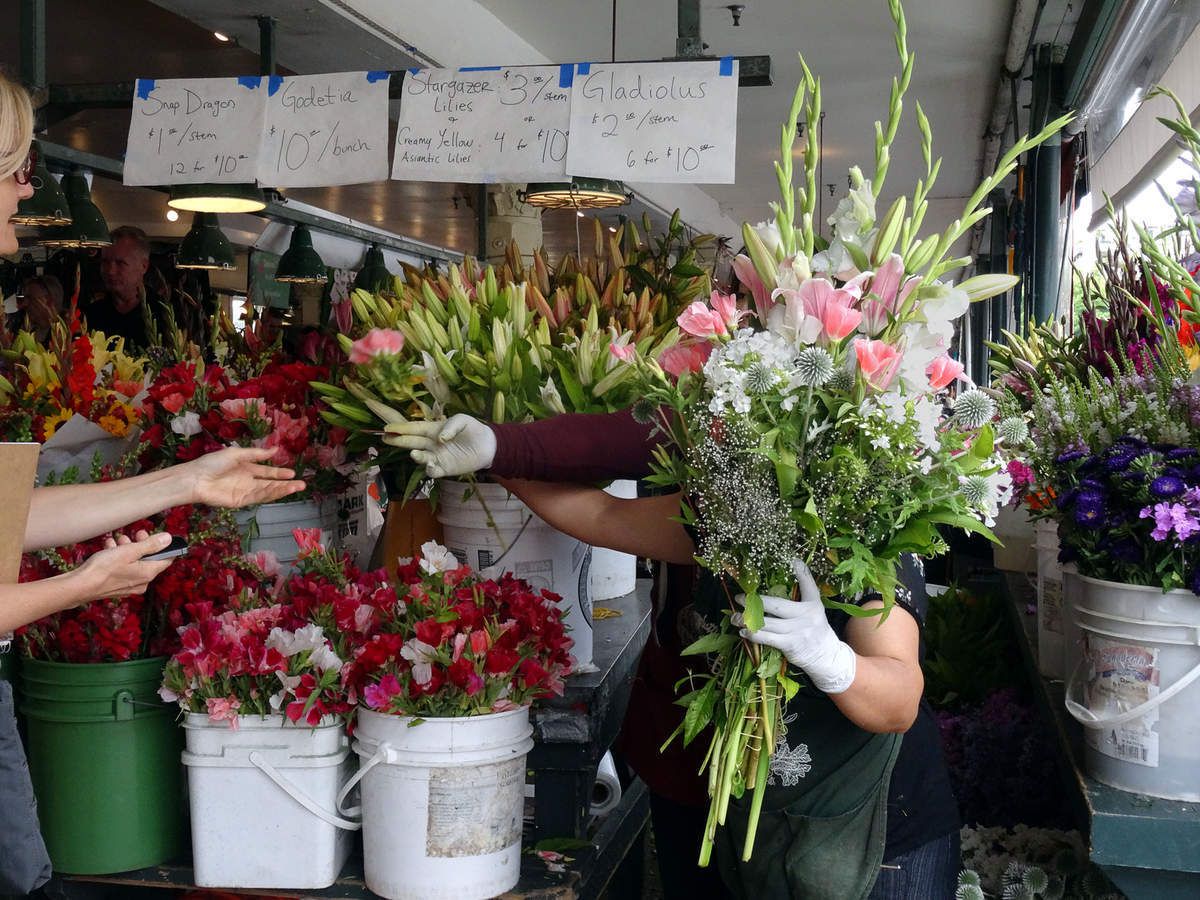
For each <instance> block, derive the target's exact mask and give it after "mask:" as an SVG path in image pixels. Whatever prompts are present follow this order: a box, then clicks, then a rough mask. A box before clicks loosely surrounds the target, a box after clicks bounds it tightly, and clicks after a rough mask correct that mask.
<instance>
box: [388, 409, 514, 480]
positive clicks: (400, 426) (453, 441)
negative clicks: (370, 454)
mask: <svg viewBox="0 0 1200 900" xmlns="http://www.w3.org/2000/svg"><path fill="white" fill-rule="evenodd" d="M384 430H385V431H386V432H387V436H386V437H384V439H383V442H384V443H385V444H388V445H390V446H392V447H402V448H404V449H406V450H411V451H412V458H413V462H415V463H417V464H418V465H422V466H424V467H425V471H427V472H428V473H429V475H430V477H432V478H449V477H452V476H454V475H467V474H470V473H471V472H478V471H479V470H480V469H486V468H487V467H488V466H490V465H491V464H492V460H494V459H495V458H496V435H495V434H493V433H492V429H490V428H488V427H487V425H485V424H483V423H482V422H480V421H479V420H478V419H473V418H471V417H470V416H467V415H463V414H462V413H459V414H458V415H456V416H451V417H450V418H449V419H447V420H446V421H444V422H392V423H389V424H388V425H386V426H384Z"/></svg>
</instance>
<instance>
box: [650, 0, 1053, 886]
mask: <svg viewBox="0 0 1200 900" xmlns="http://www.w3.org/2000/svg"><path fill="white" fill-rule="evenodd" d="M889 6H890V8H891V12H892V16H893V19H894V22H895V26H896V46H897V49H898V52H899V55H900V61H901V67H902V72H901V75H900V76H899V77H898V78H896V79H895V80H894V81H893V87H892V95H891V105H890V109H889V116H888V121H887V123H886V124H882V123H881V124H880V125H879V126H877V129H876V148H875V172H874V177H873V178H871V179H867V178H865V177H864V176H863V174H862V173H861V172H859V170H858V169H857V168H855V169H851V172H850V176H851V182H852V189H851V191H850V194H849V196H848V197H846V198H844V199H843V200H842V201H841V202H840V203H839V204H838V207H837V209H836V210H835V212H834V214H833V216H832V217H831V218H830V220H829V224H830V226H831V232H830V234H829V235H828V236H823V235H821V234H819V233H818V228H819V223H816V222H815V221H814V216H813V214H814V209H815V203H816V198H817V193H816V192H817V186H816V184H815V173H816V165H817V148H816V147H814V146H813V144H812V143H811V142H810V144H809V148H808V151H807V152H806V154H805V157H804V165H805V171H804V176H805V184H804V187H802V188H801V189H800V190H799V191H793V187H792V176H793V173H792V163H791V161H792V144H793V141H794V139H795V134H796V123H797V120H799V119H800V118H801V116H803V117H804V118H805V119H806V120H807V123H808V127H809V128H810V133H813V132H812V131H811V129H812V128H815V127H816V126H817V123H818V122H819V119H820V107H821V86H820V82H819V81H818V80H817V79H816V78H815V77H814V76H813V75H812V74H811V72H810V71H809V70H808V68H807V66H805V67H804V78H803V80H802V82H801V84H800V86H799V87H798V89H797V91H796V94H795V99H794V101H793V106H792V109H791V110H790V112H789V115H788V117H787V119H786V120H785V124H784V127H783V140H782V145H781V147H780V160H781V162H780V163H778V164H777V170H776V171H777V174H778V176H779V178H778V180H779V184H780V188H781V192H782V197H781V202H780V203H778V204H776V205H774V212H775V216H774V220H773V221H772V222H771V223H770V224H769V225H764V226H762V227H761V228H759V229H757V230H756V229H754V228H751V227H749V226H747V227H746V228H745V229H744V237H745V240H746V244H747V247H748V248H749V257H748V258H744V259H740V260H738V261H737V262H736V263H735V266H736V271H738V274H739V277H740V279H741V281H742V283H743V284H744V285H746V286H747V287H748V288H749V290H750V293H751V301H752V308H753V310H754V313H753V316H754V318H753V320H752V321H748V317H747V315H746V314H745V313H743V312H742V311H741V310H739V308H738V306H737V304H736V303H735V299H734V298H733V297H724V296H720V295H715V296H714V297H713V298H712V300H711V302H710V303H708V304H706V303H702V302H694V303H693V304H692V305H691V306H690V307H689V308H688V309H687V310H686V311H685V312H684V314H683V315H681V316H680V318H679V325H680V328H681V329H682V330H683V331H684V332H685V333H686V334H687V336H688V337H687V339H686V340H685V342H684V344H683V345H682V346H681V347H680V348H679V350H678V351H677V352H676V353H677V356H678V359H672V360H671V362H672V368H673V369H674V370H675V371H678V372H679V373H680V374H679V376H678V378H677V379H676V378H673V377H672V376H671V375H670V374H668V372H665V371H664V369H667V360H662V361H661V364H656V363H654V362H653V361H651V360H646V359H645V358H644V357H641V356H639V355H637V354H633V360H632V364H633V365H635V366H636V367H637V368H638V369H639V370H640V371H641V372H642V373H643V375H644V376H645V377H644V386H643V390H642V393H643V394H644V396H645V397H646V398H647V399H646V401H645V402H644V403H643V404H639V406H641V407H643V409H642V411H643V412H644V413H650V411H651V410H652V409H653V408H654V407H658V408H661V409H664V410H665V411H666V414H665V415H664V416H663V421H664V425H663V427H664V428H666V429H667V430H668V432H669V434H670V436H671V438H672V439H673V441H674V443H675V445H676V448H677V453H675V454H674V455H672V454H668V453H665V452H664V453H663V454H662V455H661V456H660V458H659V467H660V472H659V474H658V475H657V476H656V480H657V481H659V482H660V483H663V484H670V485H677V486H679V487H680V488H682V490H683V493H684V496H685V498H686V499H685V505H684V511H683V518H684V520H685V522H688V523H691V524H693V525H694V526H695V528H696V530H697V533H698V537H697V543H698V549H699V553H698V554H697V559H698V561H699V562H700V563H701V564H702V565H704V566H705V567H707V568H709V569H711V570H712V571H714V572H715V573H718V574H719V575H720V576H722V580H723V582H724V583H725V584H726V585H727V591H728V593H729V595H730V602H729V605H728V610H727V612H726V614H725V616H724V619H723V623H722V627H721V629H720V630H719V631H718V632H716V633H715V634H712V635H709V636H707V637H704V638H702V639H701V640H700V641H698V642H697V643H696V644H694V645H692V647H691V648H689V651H688V652H691V653H701V652H703V653H716V654H718V656H719V657H720V661H719V664H718V665H716V666H714V672H715V673H716V674H713V675H711V676H709V677H707V678H698V679H696V680H695V681H694V682H693V684H692V690H691V692H690V693H689V694H688V695H687V696H686V697H684V698H683V699H682V700H681V701H680V702H681V703H682V704H684V705H685V706H686V708H687V712H686V714H685V716H684V719H683V722H682V723H681V726H680V731H681V732H682V734H683V739H684V740H685V742H686V741H690V740H692V739H693V738H695V737H696V735H698V734H699V733H700V732H701V731H702V730H703V729H704V728H705V727H706V726H707V725H708V724H710V723H711V724H712V725H713V726H714V728H713V737H712V744H711V748H710V751H709V753H708V763H707V765H708V776H709V777H708V781H709V788H710V795H711V798H712V799H711V804H710V809H709V815H708V820H707V825H706V829H705V837H704V843H703V846H702V849H701V857H700V859H701V863H702V864H705V863H707V862H708V860H709V856H710V853H711V847H712V842H713V838H714V836H715V832H716V828H717V827H718V826H719V825H721V824H723V823H724V821H725V818H726V815H727V810H728V805H729V800H730V797H731V796H738V797H740V796H742V795H743V794H744V793H747V792H748V793H750V794H751V795H752V797H751V804H750V821H749V825H748V829H747V834H746V842H745V846H744V849H743V853H744V856H745V858H749V856H750V854H751V853H752V851H753V847H754V839H755V831H756V826H757V820H758V813H759V810H760V809H761V804H762V800H763V792H764V790H765V787H766V783H767V774H768V769H769V765H770V756H771V754H772V752H773V750H774V747H775V743H776V735H777V734H778V729H779V721H780V715H781V709H782V705H783V703H784V702H785V700H786V699H788V698H790V697H791V696H792V695H793V694H794V692H795V691H796V690H797V683H796V680H795V678H794V676H793V674H792V673H791V672H789V671H788V668H787V665H786V663H785V661H784V660H783V659H782V657H781V656H780V654H779V653H778V652H777V651H774V650H771V649H766V648H760V647H759V646H757V645H755V644H752V643H749V642H746V641H744V640H742V639H740V638H739V637H738V634H737V629H736V628H735V627H734V626H733V625H732V624H731V622H730V620H731V617H732V615H733V613H734V612H735V611H736V610H737V607H736V606H735V604H734V603H733V600H732V595H733V593H734V592H735V591H741V592H744V593H745V594H746V603H745V611H744V617H745V623H746V626H748V627H749V628H751V629H757V628H759V627H761V626H762V624H763V612H762V603H761V599H760V595H761V594H763V593H768V592H769V593H771V594H773V595H781V596H786V595H791V596H795V594H796V584H797V575H796V573H795V571H794V568H793V561H794V560H796V559H799V560H802V561H804V562H805V563H806V564H807V565H808V567H809V568H810V569H811V570H812V573H813V575H814V576H815V577H816V579H817V581H818V582H819V583H821V584H823V585H824V594H825V596H826V603H827V604H830V605H836V606H839V607H841V608H843V609H845V610H846V611H847V612H849V613H850V614H852V615H864V614H866V615H870V614H872V613H867V612H864V610H862V609H861V608H860V607H859V606H858V605H856V604H855V603H854V602H853V600H854V599H855V598H856V597H857V596H859V595H861V594H863V593H864V592H872V591H873V592H878V593H879V594H880V595H881V596H882V599H883V601H884V610H885V614H886V610H887V608H888V607H889V606H890V604H891V603H892V602H893V595H894V590H895V587H896V574H895V567H896V563H897V559H898V557H899V556H900V555H901V554H903V553H906V552H914V553H919V554H922V555H929V554H935V553H938V552H940V551H943V550H944V549H945V543H944V541H943V539H942V538H941V536H940V535H939V533H938V527H939V526H952V527H961V528H965V529H968V530H971V531H976V532H980V533H983V534H988V530H987V528H986V526H985V524H984V523H985V522H989V521H990V520H991V517H992V516H993V515H994V513H995V511H996V508H997V505H998V503H999V502H1001V501H1003V500H1004V499H1005V494H1006V492H1007V489H1008V478H1007V474H1006V472H1004V471H1003V470H1002V468H1001V463H1000V460H999V458H998V457H997V456H996V454H995V450H994V435H993V430H992V427H991V425H990V424H989V422H990V420H991V419H992V417H993V415H994V412H995V403H994V401H993V400H992V399H991V398H990V397H988V396H987V395H986V394H984V393H983V392H982V391H979V390H976V389H971V390H967V391H964V392H962V393H960V394H959V395H958V396H957V398H956V399H955V400H954V401H953V403H952V405H951V406H950V408H949V411H947V410H946V408H945V406H946V404H947V403H948V402H949V401H948V400H947V398H946V389H947V388H948V387H949V386H950V384H951V382H953V381H954V380H955V379H956V378H957V377H959V376H960V375H961V373H962V366H961V364H959V363H958V362H956V361H955V360H953V359H951V358H950V357H949V356H948V355H947V351H948V348H949V346H950V338H951V337H952V335H953V330H954V321H955V320H956V319H957V318H958V317H959V316H960V315H962V313H963V312H965V311H966V309H967V306H968V304H969V303H970V302H971V301H972V300H979V299H983V298H985V297H988V296H991V295H993V294H995V293H998V292H1001V291H1003V290H1006V289H1008V288H1009V287H1011V286H1012V284H1013V283H1014V282H1015V279H1013V278H1011V277H1009V276H1004V275H988V276H980V277H976V278H972V279H969V280H968V281H965V282H963V283H961V284H959V285H957V286H956V285H952V284H949V283H947V282H945V281H943V280H942V279H943V276H945V275H946V274H947V273H948V272H950V271H952V270H953V269H955V268H957V267H958V266H961V265H963V264H964V263H965V262H966V261H965V260H960V259H950V258H947V257H948V254H949V252H950V249H951V247H952V246H953V245H954V243H955V241H956V240H958V238H959V237H961V236H962V235H963V234H965V233H966V231H967V230H968V229H970V228H971V227H972V226H973V225H974V224H975V223H976V222H978V221H979V220H981V219H982V218H983V217H984V216H986V215H987V214H988V212H989V210H988V209H986V208H981V207H980V203H981V202H982V200H983V198H984V197H986V196H987V195H988V194H989V192H990V191H991V190H992V189H993V188H994V187H996V186H997V185H998V184H1000V183H1002V181H1003V180H1004V179H1005V178H1006V177H1007V176H1008V175H1009V174H1010V173H1011V172H1012V170H1013V168H1014V166H1015V164H1016V160H1017V159H1018V157H1019V156H1020V155H1021V154H1022V153H1024V152H1025V151H1026V150H1028V149H1029V148H1031V147H1033V146H1035V145H1036V144H1037V143H1038V142H1040V141H1041V140H1044V139H1045V138H1046V137H1048V136H1049V135H1050V134H1052V133H1053V132H1054V131H1056V130H1057V129H1058V128H1060V127H1061V125H1062V124H1063V122H1062V120H1060V121H1057V122H1054V123H1052V124H1051V125H1050V126H1049V127H1048V128H1047V129H1046V130H1044V131H1043V132H1042V133H1041V134H1039V135H1037V136H1036V137H1033V138H1025V139H1022V140H1020V141H1018V142H1017V143H1016V144H1015V145H1014V146H1013V147H1012V149H1011V150H1009V152H1008V153H1006V154H1005V155H1004V157H1003V158H1002V159H1001V160H1000V163H999V165H998V167H997V170H996V172H995V173H994V174H992V175H991V176H989V177H988V178H987V179H986V180H985V181H984V183H983V184H981V185H980V186H979V188H978V189H977V190H976V191H975V193H974V195H973V196H972V197H971V198H970V200H969V201H968V203H967V206H966V209H965V210H964V212H963V215H962V217H961V218H960V219H958V220H955V221H954V222H953V223H952V224H951V225H950V226H949V227H948V228H947V229H946V230H945V231H944V232H942V233H940V234H933V235H930V236H928V237H925V238H920V237H919V230H920V227H921V223H922V220H923V217H924V215H925V211H926V208H927V198H928V196H929V192H930V190H931V189H932V187H933V184H934V181H935V179H936V177H937V170H938V167H939V166H938V162H935V161H934V160H933V157H932V148H931V142H932V138H931V135H930V129H929V126H928V122H927V121H926V119H925V117H924V115H923V114H922V113H921V110H920V107H919V106H918V108H917V121H918V123H919V125H920V131H921V150H922V154H923V157H924V160H925V164H926V172H925V177H924V178H923V179H921V180H920V181H919V182H918V184H917V187H916V191H915V194H914V195H913V197H912V200H911V203H910V201H909V200H908V199H907V198H905V197H903V196H901V197H900V198H898V199H897V200H896V201H895V202H894V203H893V204H892V205H891V207H890V209H888V210H887V212H886V213H884V214H883V215H882V216H881V217H880V216H877V215H876V201H877V198H878V197H879V196H880V194H881V191H882V189H883V183H884V177H885V175H886V173H887V169H888V161H889V158H890V145H891V142H892V140H893V139H894V137H895V135H896V132H897V129H898V127H899V124H900V118H901V109H902V99H903V97H904V94H905V91H906V89H907V86H908V82H909V79H910V77H911V73H912V65H913V55H912V54H911V53H910V52H909V50H908V47H907V42H906V34H905V21H904V14H903V10H902V9H901V6H900V4H899V2H897V0H892V2H890V4H889ZM734 585H736V587H735V586H734ZM839 598H840V599H839Z"/></svg>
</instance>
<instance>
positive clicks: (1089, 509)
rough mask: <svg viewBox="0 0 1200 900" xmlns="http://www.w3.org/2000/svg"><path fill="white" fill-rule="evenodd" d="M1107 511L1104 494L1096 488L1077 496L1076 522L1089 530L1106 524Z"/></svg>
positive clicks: (1089, 488)
mask: <svg viewBox="0 0 1200 900" xmlns="http://www.w3.org/2000/svg"><path fill="white" fill-rule="evenodd" d="M1106 512H1107V510H1106V509H1105V506H1104V494H1102V493H1101V492H1100V491H1098V490H1096V489H1095V488H1091V487H1088V488H1084V489H1083V490H1081V491H1080V492H1079V493H1078V494H1076V495H1075V521H1076V522H1078V523H1079V524H1080V525H1084V526H1087V527H1089V528H1098V527H1099V526H1100V525H1102V524H1103V523H1104V520H1105V514H1106Z"/></svg>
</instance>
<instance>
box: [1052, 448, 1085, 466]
mask: <svg viewBox="0 0 1200 900" xmlns="http://www.w3.org/2000/svg"><path fill="white" fill-rule="evenodd" d="M1087 455H1088V454H1087V451H1086V450H1064V451H1063V452H1062V453H1060V454H1058V456H1057V457H1056V458H1055V460H1054V461H1055V462H1056V463H1058V464H1059V465H1063V464H1064V463H1069V462H1074V461H1075V460H1077V459H1083V458H1084V457H1085V456H1087Z"/></svg>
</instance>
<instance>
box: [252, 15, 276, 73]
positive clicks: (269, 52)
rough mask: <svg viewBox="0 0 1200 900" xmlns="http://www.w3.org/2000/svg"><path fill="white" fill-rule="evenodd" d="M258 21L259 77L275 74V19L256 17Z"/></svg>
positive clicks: (271, 17)
mask: <svg viewBox="0 0 1200 900" xmlns="http://www.w3.org/2000/svg"><path fill="white" fill-rule="evenodd" d="M255 18H257V20H258V65H259V74H260V75H274V74H275V18H274V17H273V16H256V17H255Z"/></svg>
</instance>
